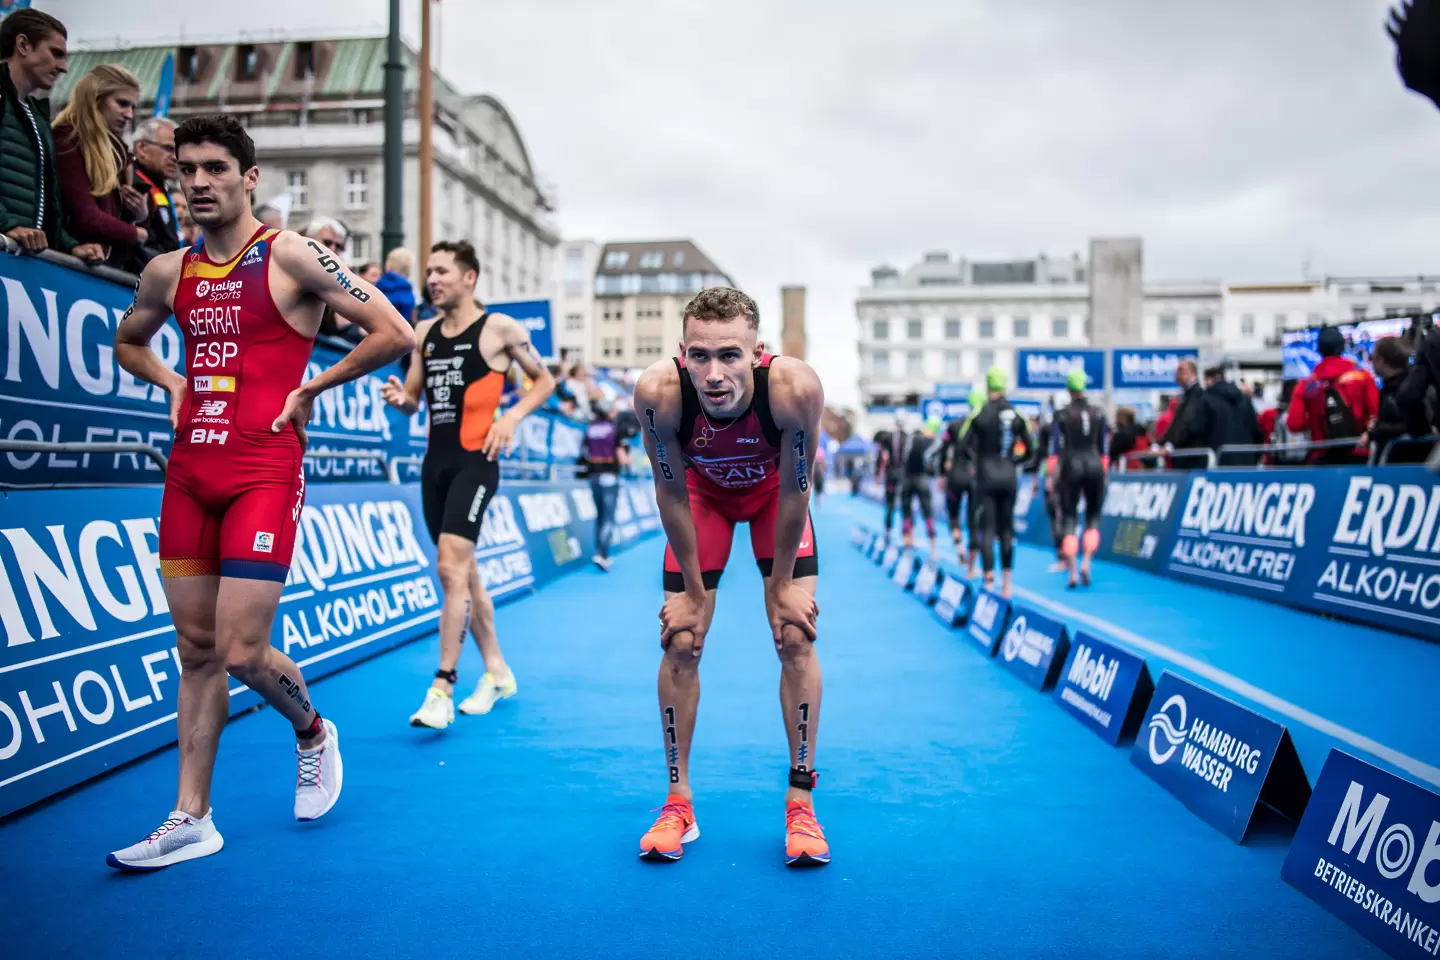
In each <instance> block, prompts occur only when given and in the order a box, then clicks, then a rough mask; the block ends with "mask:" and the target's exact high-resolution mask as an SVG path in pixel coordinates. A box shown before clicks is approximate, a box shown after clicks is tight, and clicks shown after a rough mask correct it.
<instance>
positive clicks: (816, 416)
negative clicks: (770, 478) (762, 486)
mask: <svg viewBox="0 0 1440 960" xmlns="http://www.w3.org/2000/svg"><path fill="white" fill-rule="evenodd" d="M777 374H778V376H777ZM824 410H825V389H824V387H822V386H821V385H820V378H819V377H818V376H816V375H815V371H814V370H812V369H810V367H809V366H808V365H806V364H805V363H803V362H801V361H798V360H789V359H788V358H778V357H777V358H776V360H775V361H773V362H772V365H771V367H770V412H771V414H772V415H773V416H774V418H775V425H776V426H777V427H779V428H780V432H781V441H780V504H779V508H778V510H777V512H776V517H775V563H774V567H773V572H772V574H771V578H770V587H771V590H772V591H776V592H778V591H779V590H780V589H782V588H783V587H784V586H785V585H786V584H788V583H789V582H790V581H791V580H792V579H793V573H794V570H795V557H796V555H797V554H799V552H800V541H801V539H802V538H803V537H804V536H805V521H806V520H807V519H808V517H809V511H810V478H811V473H812V467H813V466H814V463H815V451H816V449H817V448H818V447H819V446H820V416H821V414H822V413H823V412H824Z"/></svg>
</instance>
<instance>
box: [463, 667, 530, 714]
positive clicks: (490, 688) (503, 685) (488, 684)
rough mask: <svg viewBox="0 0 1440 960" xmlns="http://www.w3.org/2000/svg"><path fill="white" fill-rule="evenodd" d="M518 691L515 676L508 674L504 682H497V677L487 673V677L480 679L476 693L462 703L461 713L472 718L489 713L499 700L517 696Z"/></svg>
mask: <svg viewBox="0 0 1440 960" xmlns="http://www.w3.org/2000/svg"><path fill="white" fill-rule="evenodd" d="M517 689H518V688H517V687H516V686H515V674H513V673H511V674H507V675H506V677H505V679H504V680H499V681H497V680H496V679H495V675H494V674H492V673H489V672H488V671H487V672H486V674H485V676H483V677H481V678H480V683H479V685H478V686H477V687H476V688H475V692H474V693H472V694H470V696H468V697H466V698H465V699H464V700H463V701H461V703H460V712H461V713H464V714H469V715H471V716H474V715H476V714H481V713H489V712H490V708H491V707H493V706H495V702H496V701H497V700H505V699H508V698H510V697H513V696H515V691H516V690H517Z"/></svg>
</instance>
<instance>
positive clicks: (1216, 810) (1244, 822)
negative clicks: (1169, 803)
mask: <svg viewBox="0 0 1440 960" xmlns="http://www.w3.org/2000/svg"><path fill="white" fill-rule="evenodd" d="M1146 713H1147V714H1148V716H1149V720H1148V721H1147V722H1146V724H1145V728H1144V729H1143V730H1142V731H1141V733H1140V735H1139V736H1138V737H1136V739H1135V746H1134V748H1133V749H1132V750H1131V751H1130V762H1131V763H1132V764H1133V765H1134V766H1136V767H1137V768H1139V769H1140V770H1141V772H1143V773H1145V774H1146V775H1147V776H1149V777H1150V778H1151V779H1153V780H1155V781H1156V782H1157V783H1159V784H1160V785H1161V786H1162V787H1164V788H1165V789H1167V790H1169V791H1170V792H1171V793H1172V794H1174V795H1175V796H1176V797H1177V798H1178V799H1179V800H1180V801H1181V802H1182V803H1184V804H1185V806H1187V807H1189V808H1190V810H1191V811H1192V812H1194V813H1195V814H1196V815H1197V816H1199V817H1200V818H1201V819H1202V820H1205V821H1206V822H1207V823H1209V824H1210V825H1211V826H1213V827H1215V828H1216V829H1217V830H1219V831H1220V832H1222V833H1224V834H1225V835H1226V836H1228V837H1230V838H1231V839H1232V840H1234V841H1235V842H1236V843H1239V842H1241V841H1242V840H1243V839H1244V837H1245V833H1246V831H1247V830H1248V829H1249V827H1250V822H1251V820H1252V818H1253V816H1254V812H1255V807H1256V805H1257V804H1259V803H1260V802H1261V799H1262V796H1263V799H1264V802H1265V803H1266V804H1267V805H1268V806H1270V807H1271V808H1273V809H1275V810H1276V811H1278V812H1279V813H1281V814H1283V815H1284V816H1287V817H1289V818H1290V819H1292V820H1299V819H1300V814H1301V813H1303V812H1304V810H1305V802H1306V801H1307V800H1308V799H1309V798H1310V782H1309V781H1308V780H1307V779H1306V778H1305V772H1304V770H1302V769H1301V767H1300V759H1299V757H1298V756H1297V755H1296V753H1295V747H1294V746H1293V745H1292V744H1291V742H1290V734H1289V731H1287V730H1286V729H1285V727H1284V726H1283V725H1281V724H1279V723H1276V722H1275V721H1273V720H1271V719H1270V718H1268V717H1265V716H1263V715H1261V714H1259V713H1256V712H1255V711H1253V710H1251V709H1249V708H1248V707H1244V706H1241V705H1240V704H1238V703H1235V702H1234V701H1232V700H1227V699H1226V698H1224V697H1222V696H1220V695H1218V694H1216V693H1212V692H1211V691H1209V690H1206V689H1205V688H1204V687H1201V686H1199V685H1198V684H1194V683H1191V682H1190V681H1188V680H1185V679H1184V678H1182V677H1180V676H1177V675H1176V674H1173V673H1171V672H1170V671H1168V670H1167V671H1165V672H1164V673H1163V674H1161V676H1160V680H1159V682H1158V683H1157V684H1156V685H1155V694H1154V696H1153V697H1152V698H1151V700H1150V706H1149V708H1148V710H1147V711H1146Z"/></svg>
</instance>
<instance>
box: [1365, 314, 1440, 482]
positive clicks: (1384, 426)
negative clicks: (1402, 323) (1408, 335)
mask: <svg viewBox="0 0 1440 960" xmlns="http://www.w3.org/2000/svg"><path fill="white" fill-rule="evenodd" d="M1370 362H1371V364H1372V365H1373V366H1374V367H1375V372H1376V373H1378V374H1379V375H1380V379H1381V381H1382V383H1381V386H1380V412H1379V413H1378V414H1377V415H1376V417H1375V424H1374V425H1373V426H1372V427H1371V428H1370V432H1369V436H1368V440H1369V442H1370V446H1371V448H1372V449H1373V450H1374V451H1375V455H1376V456H1377V457H1378V456H1379V455H1380V454H1381V453H1382V452H1383V451H1384V450H1385V446H1386V444H1388V443H1390V441H1392V440H1394V439H1396V438H1398V437H1403V436H1405V435H1406V434H1408V433H1410V427H1409V424H1407V423H1406V419H1405V415H1404V414H1403V413H1401V412H1400V404H1399V402H1398V397H1399V396H1400V392H1401V390H1402V389H1403V388H1404V386H1405V381H1406V380H1408V379H1410V377H1411V375H1412V374H1411V369H1412V368H1411V366H1410V351H1409V350H1407V349H1406V348H1405V342H1404V341H1403V340H1401V339H1400V338H1399V337H1382V338H1381V339H1379V340H1377V341H1376V342H1375V349H1374V352H1373V353H1371V355H1370ZM1431 419H1433V415H1432V416H1427V417H1426V420H1427V422H1428V421H1429V420H1431ZM1421 435H1422V436H1423V434H1421ZM1429 453H1430V449H1429V447H1428V446H1427V445H1424V444H1418V443H1407V444H1400V445H1397V446H1396V447H1395V448H1394V449H1393V450H1392V451H1390V456H1389V458H1388V460H1387V461H1386V462H1387V463H1424V462H1425V457H1426V456H1427V455H1428V454H1429Z"/></svg>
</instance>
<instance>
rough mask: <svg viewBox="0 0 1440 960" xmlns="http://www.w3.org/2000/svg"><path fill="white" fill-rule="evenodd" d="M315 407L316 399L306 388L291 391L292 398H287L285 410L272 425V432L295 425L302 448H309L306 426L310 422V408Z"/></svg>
mask: <svg viewBox="0 0 1440 960" xmlns="http://www.w3.org/2000/svg"><path fill="white" fill-rule="evenodd" d="M314 405H315V398H314V397H312V396H310V393H309V392H308V391H307V390H306V389H305V388H304V387H296V388H295V389H294V390H291V391H290V396H288V397H286V398H285V409H284V410H281V411H280V416H278V417H276V418H275V422H274V423H272V424H270V432H271V433H279V432H280V431H281V430H284V429H285V424H287V423H290V424H294V426H295V432H296V433H297V434H298V435H299V436H300V446H301V447H308V446H309V445H310V442H309V440H308V438H307V437H306V436H305V424H307V423H309V422H310V408H311V407H312V406H314Z"/></svg>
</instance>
